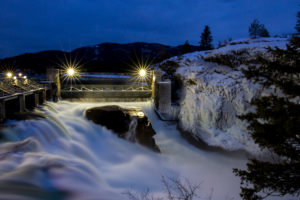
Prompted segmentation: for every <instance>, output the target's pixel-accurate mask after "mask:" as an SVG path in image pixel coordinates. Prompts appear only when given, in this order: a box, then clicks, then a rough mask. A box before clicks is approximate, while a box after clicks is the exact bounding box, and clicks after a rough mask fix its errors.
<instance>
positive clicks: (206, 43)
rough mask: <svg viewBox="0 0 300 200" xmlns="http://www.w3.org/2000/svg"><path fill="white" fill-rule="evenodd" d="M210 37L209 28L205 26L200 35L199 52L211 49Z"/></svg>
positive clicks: (211, 39)
mask: <svg viewBox="0 0 300 200" xmlns="http://www.w3.org/2000/svg"><path fill="white" fill-rule="evenodd" d="M212 41H213V38H212V35H211V32H210V29H209V26H207V25H206V26H205V28H204V30H203V32H202V34H201V40H200V49H201V50H210V49H213V48H214V47H213V45H212Z"/></svg>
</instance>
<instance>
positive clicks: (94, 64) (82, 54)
mask: <svg viewBox="0 0 300 200" xmlns="http://www.w3.org/2000/svg"><path fill="white" fill-rule="evenodd" d="M196 50H198V47H197V46H190V47H189V48H188V49H187V48H186V47H185V46H183V45H181V46H177V47H171V46H167V45H162V44H156V43H142V42H139V43H129V44H117V43H102V44H99V45H95V46H87V47H81V48H78V49H75V50H73V51H71V52H64V51H54V50H53V51H42V52H38V53H27V54H22V55H19V56H15V57H11V58H5V59H2V60H0V66H1V68H2V69H5V68H6V66H12V67H13V68H15V69H17V68H18V69H31V70H34V71H36V72H39V73H42V72H45V71H46V69H47V68H48V67H59V65H62V64H63V63H64V62H66V59H68V60H73V61H75V60H76V61H79V64H80V66H81V70H82V71H90V72H128V71H129V70H130V69H131V65H132V64H133V63H134V62H135V61H136V60H137V58H138V59H141V58H143V59H144V60H146V59H149V61H150V62H152V63H157V62H160V61H162V60H164V59H166V58H170V57H173V56H177V55H180V54H183V53H186V52H192V51H196Z"/></svg>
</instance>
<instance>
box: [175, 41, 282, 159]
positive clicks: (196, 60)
mask: <svg viewBox="0 0 300 200" xmlns="http://www.w3.org/2000/svg"><path fill="white" fill-rule="evenodd" d="M231 43H233V44H230V45H228V46H225V47H222V48H219V49H216V50H213V51H204V52H194V53H190V54H186V55H183V56H182V57H174V58H171V59H170V60H172V61H174V62H177V63H178V64H179V67H178V68H177V70H176V72H175V74H174V76H177V77H179V78H180V80H181V81H182V83H183V88H182V95H181V100H180V112H179V116H178V118H179V126H180V128H182V129H183V130H185V131H188V132H189V133H191V134H192V135H193V136H194V138H196V139H201V140H203V141H205V142H206V143H207V144H209V145H211V146H218V147H222V148H224V149H227V150H239V149H244V150H246V151H248V152H251V153H253V154H257V153H258V152H259V148H258V146H257V145H256V144H255V143H254V142H253V140H252V138H251V137H250V135H249V134H248V131H247V128H246V127H247V122H246V121H242V120H240V119H239V118H238V116H239V115H241V114H243V113H246V112H248V111H250V110H251V109H253V108H252V107H251V106H250V104H249V103H250V102H251V100H253V99H254V98H256V97H258V96H259V95H261V94H262V93H263V90H262V87H261V86H260V85H258V84H255V83H253V82H251V81H249V80H247V79H246V78H245V77H244V75H243V73H242V72H241V68H243V67H246V66H245V65H243V64H240V65H238V66H234V67H232V66H231V67H228V66H225V65H222V64H217V63H215V62H207V61H205V60H207V58H210V57H214V56H218V55H229V54H232V52H233V51H241V50H242V51H243V52H244V53H243V55H235V56H234V58H236V57H238V56H245V55H246V58H245V59H247V60H251V59H253V58H254V56H255V55H258V54H260V55H262V54H264V55H265V56H266V55H267V52H266V47H267V46H271V47H275V46H278V47H279V48H284V47H285V44H286V43H287V40H286V39H282V38H268V39H266V38H263V39H256V40H250V39H249V40H246V41H234V42H231ZM245 52H246V53H245Z"/></svg>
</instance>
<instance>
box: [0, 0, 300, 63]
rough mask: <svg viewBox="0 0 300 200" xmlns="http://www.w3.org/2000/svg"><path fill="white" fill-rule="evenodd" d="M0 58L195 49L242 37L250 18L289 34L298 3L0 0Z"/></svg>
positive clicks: (283, 0)
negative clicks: (124, 48)
mask: <svg viewBox="0 0 300 200" xmlns="http://www.w3.org/2000/svg"><path fill="white" fill-rule="evenodd" d="M0 2H1V3H0V27H1V28H0V58H4V57H9V56H15V55H18V54H22V53H25V52H37V51H41V50H50V49H57V50H65V51H70V50H72V49H74V48H77V47H80V46H86V45H94V44H98V43H102V42H117V43H130V42H140V41H144V42H158V43H163V44H167V45H180V44H183V43H184V42H185V41H186V40H189V41H190V43H191V44H195V45H196V44H198V41H199V40H200V39H199V37H200V34H201V32H202V30H203V28H204V25H206V24H208V25H209V26H210V27H211V30H212V34H213V37H214V43H215V44H216V43H217V42H218V41H223V40H224V39H226V38H229V37H231V38H233V39H240V38H246V37H248V26H249V24H250V23H251V22H252V21H253V19H254V18H258V19H259V20H260V21H261V22H262V23H264V24H265V26H266V28H267V29H268V30H269V32H270V34H271V35H275V34H278V35H280V34H286V33H293V32H294V26H295V24H296V13H297V11H298V10H300V7H299V6H298V5H299V0H126V1H125V0H106V1H101V0H1V1H0Z"/></svg>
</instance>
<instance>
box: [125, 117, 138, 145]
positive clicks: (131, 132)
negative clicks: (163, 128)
mask: <svg viewBox="0 0 300 200" xmlns="http://www.w3.org/2000/svg"><path fill="white" fill-rule="evenodd" d="M137 125H138V119H137V117H136V116H133V117H131V121H130V124H129V129H128V132H127V133H126V134H125V139H126V140H129V141H131V142H136V127H137Z"/></svg>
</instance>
